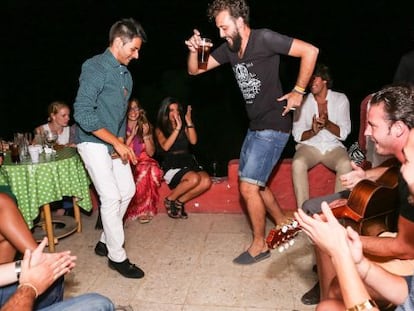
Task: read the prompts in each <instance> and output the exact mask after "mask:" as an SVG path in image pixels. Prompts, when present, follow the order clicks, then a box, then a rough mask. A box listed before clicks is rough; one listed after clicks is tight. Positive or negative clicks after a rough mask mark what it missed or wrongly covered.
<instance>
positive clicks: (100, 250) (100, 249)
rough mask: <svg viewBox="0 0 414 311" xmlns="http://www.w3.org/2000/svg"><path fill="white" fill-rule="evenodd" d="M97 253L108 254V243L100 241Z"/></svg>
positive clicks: (100, 254)
mask: <svg viewBox="0 0 414 311" xmlns="http://www.w3.org/2000/svg"><path fill="white" fill-rule="evenodd" d="M95 254H96V255H98V256H108V249H107V248H106V244H105V243H102V242H101V241H99V242H98V243H97V244H96V246H95Z"/></svg>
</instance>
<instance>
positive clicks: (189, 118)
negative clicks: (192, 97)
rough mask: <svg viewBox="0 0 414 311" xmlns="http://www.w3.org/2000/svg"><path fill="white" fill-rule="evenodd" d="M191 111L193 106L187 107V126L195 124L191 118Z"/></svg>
mask: <svg viewBox="0 0 414 311" xmlns="http://www.w3.org/2000/svg"><path fill="white" fill-rule="evenodd" d="M191 110H192V107H191V105H188V106H187V112H186V113H185V122H186V123H187V124H193V121H192V118H191Z"/></svg>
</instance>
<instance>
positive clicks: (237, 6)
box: [207, 0, 250, 25]
mask: <svg viewBox="0 0 414 311" xmlns="http://www.w3.org/2000/svg"><path fill="white" fill-rule="evenodd" d="M225 10H227V11H229V13H230V15H231V16H232V17H233V18H239V17H241V18H243V20H244V22H245V23H246V24H247V25H249V13H250V9H249V6H248V5H247V3H246V1H244V0H214V1H213V2H212V3H210V5H209V6H208V9H207V16H208V17H209V19H210V20H213V19H215V18H216V16H217V15H218V14H219V13H220V12H221V11H225Z"/></svg>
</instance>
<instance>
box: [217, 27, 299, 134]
mask: <svg viewBox="0 0 414 311" xmlns="http://www.w3.org/2000/svg"><path fill="white" fill-rule="evenodd" d="M292 42H293V38H291V37H288V36H285V35H282V34H279V33H277V32H274V31H272V30H269V29H252V31H251V33H250V37H249V41H248V43H247V46H246V50H245V52H244V55H243V57H242V58H241V59H240V58H239V56H238V53H237V52H232V51H230V49H229V48H228V45H227V43H223V44H222V45H220V46H219V47H218V48H217V49H215V50H214V51H213V52H212V53H211V56H212V57H213V58H214V59H215V60H216V61H217V62H218V63H219V64H224V63H230V64H231V66H232V68H233V73H234V75H235V78H236V80H237V83H238V85H239V88H240V90H241V92H242V95H243V97H244V100H245V103H246V110H247V114H248V117H249V119H250V125H249V128H250V129H251V130H263V129H273V130H280V131H283V132H289V131H290V130H291V126H292V118H291V116H290V115H291V114H287V115H286V116H282V111H283V106H285V105H286V102H278V101H277V100H276V99H277V98H279V97H280V96H282V95H283V90H282V85H281V82H280V78H279V66H280V55H287V54H288V53H289V50H290V48H291V45H292Z"/></svg>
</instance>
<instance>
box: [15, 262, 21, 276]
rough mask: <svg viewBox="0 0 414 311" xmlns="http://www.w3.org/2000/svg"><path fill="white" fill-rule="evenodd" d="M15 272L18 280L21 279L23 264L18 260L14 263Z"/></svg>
mask: <svg viewBox="0 0 414 311" xmlns="http://www.w3.org/2000/svg"><path fill="white" fill-rule="evenodd" d="M14 271H15V272H16V277H17V279H20V272H22V262H21V260H17V261H15V262H14Z"/></svg>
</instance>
